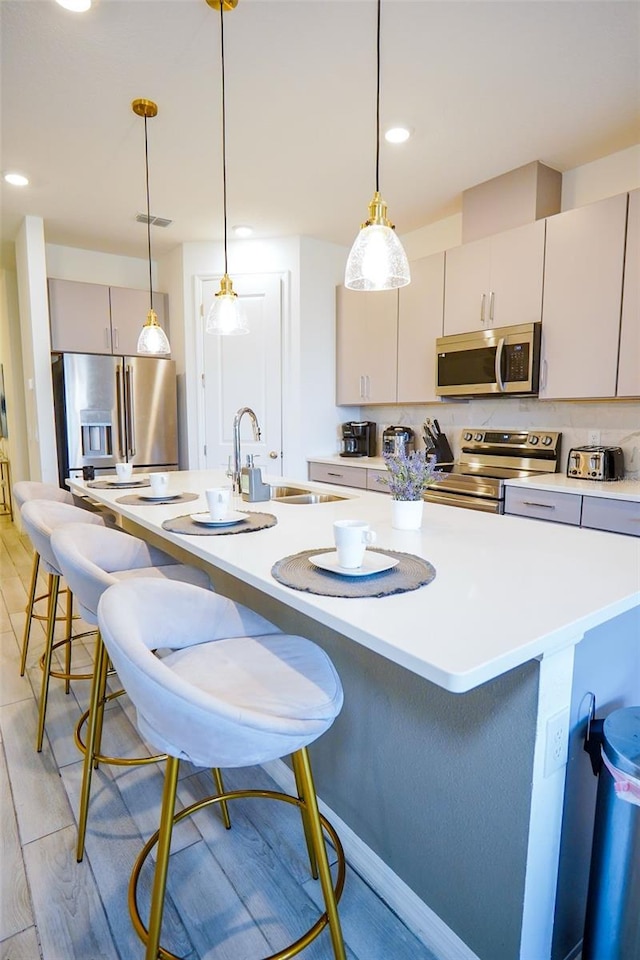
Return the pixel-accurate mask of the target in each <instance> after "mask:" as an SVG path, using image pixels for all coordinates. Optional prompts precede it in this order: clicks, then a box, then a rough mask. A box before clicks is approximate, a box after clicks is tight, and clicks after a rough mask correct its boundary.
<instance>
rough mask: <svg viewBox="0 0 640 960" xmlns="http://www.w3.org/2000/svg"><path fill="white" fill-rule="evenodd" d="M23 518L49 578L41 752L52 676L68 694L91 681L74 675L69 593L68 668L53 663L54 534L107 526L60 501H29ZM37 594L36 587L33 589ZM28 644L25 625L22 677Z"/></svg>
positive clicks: (39, 737)
mask: <svg viewBox="0 0 640 960" xmlns="http://www.w3.org/2000/svg"><path fill="white" fill-rule="evenodd" d="M20 519H21V521H22V524H23V526H24V529H25V531H26V533H27V535H28V537H29V539H30V540H31V543H32V545H33V548H34V550H35V551H36V553H37V554H38V556H39V558H40V561H39V562H40V564H41V565H42V566H43V567H44V569H45V571H46V572H47V573H48V574H49V575H50V581H49V601H48V605H47V630H46V639H45V652H44V657H43V659H42V688H41V692H40V706H39V717H38V734H37V739H36V749H37V750H38V752H39V751H40V750H42V740H43V737H44V725H45V716H46V712H47V698H48V695H49V679H50V677H52V676H55V677H61V678H62V679H64V681H65V689H66V691H67V692H68V691H69V681H70V680H71V679H75V680H90V679H91V677H92V674H91V673H81V674H74V675H72V674H71V639H72V637H71V618H72V615H73V596H72V592H71V591H70V592H69V594H68V597H67V611H66V620H67V631H66V638H65V640H64V641H61V642H62V643H64V644H65V668H64V671H62V672H61V671H56V670H52V668H51V662H52V656H53V651H54V648H55V646H57V644H55V643H54V631H55V625H56V606H57V603H58V593H59V590H60V570H59V568H58V562H57V560H56V557H55V554H54V553H53V549H52V547H51V534H52V532H53V531H54V530H55V528H56V527H58V526H62V524H69V523H70V524H78V525H82V526H89V525H92V526H95V527H104V524H105V520H104V518H103V517H101V516H99V515H98V514H95V513H90V512H89V511H88V510H83V509H82V508H81V507H76V506H74V505H73V504H70V503H67V502H65V501H59V500H27V501H26V502H25V503H24V504H23V505H22V508H21V510H20ZM34 591H35V586H34ZM28 644H29V630H28V629H27V626H26V625H25V637H24V641H23V647H22V661H21V674H23V673H24V670H25V667H26V660H27V649H28Z"/></svg>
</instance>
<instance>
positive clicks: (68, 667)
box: [64, 588, 73, 693]
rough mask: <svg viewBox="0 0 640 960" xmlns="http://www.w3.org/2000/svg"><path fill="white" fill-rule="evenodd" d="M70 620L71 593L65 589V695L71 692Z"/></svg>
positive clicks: (71, 611)
mask: <svg viewBox="0 0 640 960" xmlns="http://www.w3.org/2000/svg"><path fill="white" fill-rule="evenodd" d="M72 620H73V594H72V593H71V590H69V589H68V588H67V603H66V610H65V625H66V632H65V636H66V639H67V642H66V643H65V646H64V672H65V673H66V674H67V676H66V677H65V681H64V692H65V693H69V691H70V690H71V679H70V677H69V674H70V673H71V636H72V633H73V624H72V622H71V621H72Z"/></svg>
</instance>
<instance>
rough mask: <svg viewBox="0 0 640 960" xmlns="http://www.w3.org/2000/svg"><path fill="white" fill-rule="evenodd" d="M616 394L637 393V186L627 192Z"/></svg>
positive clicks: (639, 298)
mask: <svg viewBox="0 0 640 960" xmlns="http://www.w3.org/2000/svg"><path fill="white" fill-rule="evenodd" d="M617 395H618V396H619V397H640V190H634V191H632V193H630V194H629V217H628V221H627V249H626V253H625V262H624V284H623V287H622V323H621V325H620V360H619V364H618V392H617Z"/></svg>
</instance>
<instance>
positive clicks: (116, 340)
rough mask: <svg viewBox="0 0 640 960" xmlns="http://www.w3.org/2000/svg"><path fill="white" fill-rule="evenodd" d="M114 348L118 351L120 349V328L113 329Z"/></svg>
mask: <svg viewBox="0 0 640 960" xmlns="http://www.w3.org/2000/svg"><path fill="white" fill-rule="evenodd" d="M113 346H114V348H115V349H116V350H118V349H119V347H120V338H119V337H118V328H117V327H114V328H113Z"/></svg>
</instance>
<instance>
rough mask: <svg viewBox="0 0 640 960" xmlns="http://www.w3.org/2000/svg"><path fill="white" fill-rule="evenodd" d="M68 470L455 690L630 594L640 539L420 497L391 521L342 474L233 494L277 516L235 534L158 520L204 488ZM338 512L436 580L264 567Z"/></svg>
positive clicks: (639, 562)
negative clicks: (293, 574)
mask: <svg viewBox="0 0 640 960" xmlns="http://www.w3.org/2000/svg"><path fill="white" fill-rule="evenodd" d="M227 482H228V481H227V478H226V476H225V475H224V473H222V471H192V472H175V473H171V474H170V490H171V491H175V492H178V491H190V492H194V493H199V494H202V493H203V491H204V490H205V489H206V488H207V487H211V486H216V485H218V484H225V483H227ZM271 482H272V483H276V482H280V483H283V482H289V483H291V484H295V485H296V486H304V487H307V488H309V489H317V490H321V491H323V492H326V491H327V489H328V486H327V484H314V483H309V482H304V483H299V482H297V481H283V480H282V479H278V478H271ZM68 483H69V486H70V487H71V489H72V490H73V491H74V492H75V493H79V494H89V495H90V496H91V497H92V498H93V499H95V500H97V501H99V502H102V503H105V504H114V505H115V507H116V508H117V509H118V510H119V512H120V513H121V514H122V515H123V516H124V517H127V518H129V519H131V520H133V521H135V522H136V523H138V524H140V525H141V526H143V527H145V528H147V529H148V530H150V531H153V532H155V533H159V534H160V535H161V536H163V537H164V538H165V539H166V540H168V541H171V542H173V543H175V544H178V545H179V546H181V547H183V548H186V549H187V550H189V551H190V552H191V553H192V554H194V555H195V556H198V557H200V558H201V559H203V560H205V561H208V562H210V563H211V564H213V565H214V566H217V567H219V568H220V569H222V570H225V571H226V572H228V573H230V574H232V575H233V576H236V577H238V578H240V579H241V580H243V581H245V582H247V583H249V584H251V585H252V586H254V587H256V588H257V589H258V590H260V591H262V592H263V593H265V594H267V595H269V596H272V597H275V598H276V599H278V600H280V601H282V602H283V603H285V604H287V605H288V606H290V607H292V608H294V609H296V610H299V611H300V612H302V613H304V614H306V615H308V616H310V617H312V618H313V619H315V620H317V621H319V622H320V623H323V624H325V625H326V626H328V627H331V628H333V629H335V630H337V631H338V632H339V633H341V634H343V635H345V636H346V637H348V638H350V639H351V640H354V641H356V642H357V643H361V644H363V645H364V646H365V647H368V648H369V649H371V650H375V651H376V652H378V653H379V654H381V655H382V656H383V657H386V658H387V659H389V660H392V661H394V662H396V663H398V664H400V665H402V666H404V667H405V668H407V669H408V670H411V671H413V672H414V673H417V674H419V675H420V676H423V677H425V678H427V679H428V680H431V681H432V682H434V683H436V684H438V685H439V686H441V687H444V688H445V689H447V690H450V691H454V692H464V691H467V690H471V689H473V688H474V687H476V686H479V685H480V684H482V683H484V682H485V681H487V680H491V679H493V678H494V677H497V676H499V675H501V674H503V673H505V672H506V671H508V670H510V669H512V668H513V667H516V666H519V665H520V664H523V663H525V662H526V661H528V660H531V659H533V658H534V657H539V656H541V655H544V654H545V653H550V652H552V651H555V650H557V649H559V648H560V647H562V646H565V645H568V644H571V643H575V642H576V641H577V640H579V639H580V638H581V636H582V634H583V633H584V631H585V630H588V629H590V628H591V627H594V626H597V625H598V624H600V623H603V622H605V621H606V620H609V619H611V618H613V617H615V616H617V615H618V614H620V613H623V612H624V611H626V610H629V609H630V608H632V607H634V606H636V605H638V604H640V538H634V537H620V536H618V535H616V534H610V533H604V532H600V531H594V530H587V529H584V528H580V527H570V526H565V525H563V524H552V523H544V524H542V523H532V522H531V520H529V519H526V518H520V517H510V516H500V515H497V514H485V513H482V512H478V511H474V510H460V509H456V508H455V507H446V506H443V505H442V504H431V503H425V505H424V519H423V524H422V529H421V530H420V531H417V532H405V531H398V530H392V528H391V522H390V514H391V511H390V504H389V500H388V498H386V497H380V496H378V495H377V494H376V493H369V492H367V491H365V490H360V489H357V490H356V489H353V488H346V487H342V488H340V487H334V488H332V489H334V490H335V491H336V492H341V493H342V494H343V495H344V496H345V498H346V499H344V500H342V501H338V502H333V503H322V504H313V505H304V506H303V505H292V504H285V503H277V502H275V501H273V500H272V501H269V502H267V503H254V504H248V503H244V502H243V501H242V500H240V499H239V498H237V499H236V501H235V502H234V503H233V504H232V508H233V509H249V510H258V511H267V512H269V513H272V514H274V515H275V516H276V517H277V518H278V523H277V525H276V526H274V527H271V528H269V529H267V530H262V531H259V532H256V533H253V534H244V535H241V536H214V537H208V536H187V535H183V534H173V533H168V532H166V531H164V530H162V529H161V523H162V521H163V520H164V519H166V518H169V517H177V516H180V515H181V514H186V513H195V512H198V511H202V510H204V509H205V508H206V505H205V499H204V496H202V498H201V500H200V501H194V502H193V503H187V504H184V503H181V504H174V505H162V506H160V505H157V506H147V505H145V506H125V505H124V504H118V503H117V500H118V499H120V497H122V496H123V495H125V494H130V493H133V492H135V491H133V490H126V491H122V490H117V489H113V490H111V489H109V490H94V489H90V490H88V489H87V488H86V484H85V483H84V481H82V480H72V481H68ZM347 518H354V519H355V518H358V519H367V520H368V521H369V522H370V523H371V525H372V527H373V529H375V530H376V532H377V535H378V540H377V544H376V546H378V547H383V548H388V549H394V550H402V551H406V552H408V553H413V554H417V555H419V556H422V557H424V558H425V559H427V560H429V561H430V562H431V563H432V564H433V565H434V566H435V569H436V578H435V580H434V581H433V582H432V583H430V584H429V585H427V586H425V587H422V588H420V589H418V590H415V591H412V592H410V593H404V594H396V595H393V596H389V597H383V598H375V599H334V598H329V597H320V596H316V595H314V594H310V593H303V592H301V591H296V590H292V589H290V588H289V587H285V586H283V585H282V584H279V583H278V582H277V581H276V580H274V578H273V577H272V576H271V567H272V566H273V564H274V563H275V562H276V560H279V559H280V558H282V557H284V556H288V555H290V554H294V553H297V552H298V551H301V550H306V549H316V548H322V547H329V546H332V543H333V536H332V523H333V521H334V520H337V519H347Z"/></svg>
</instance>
